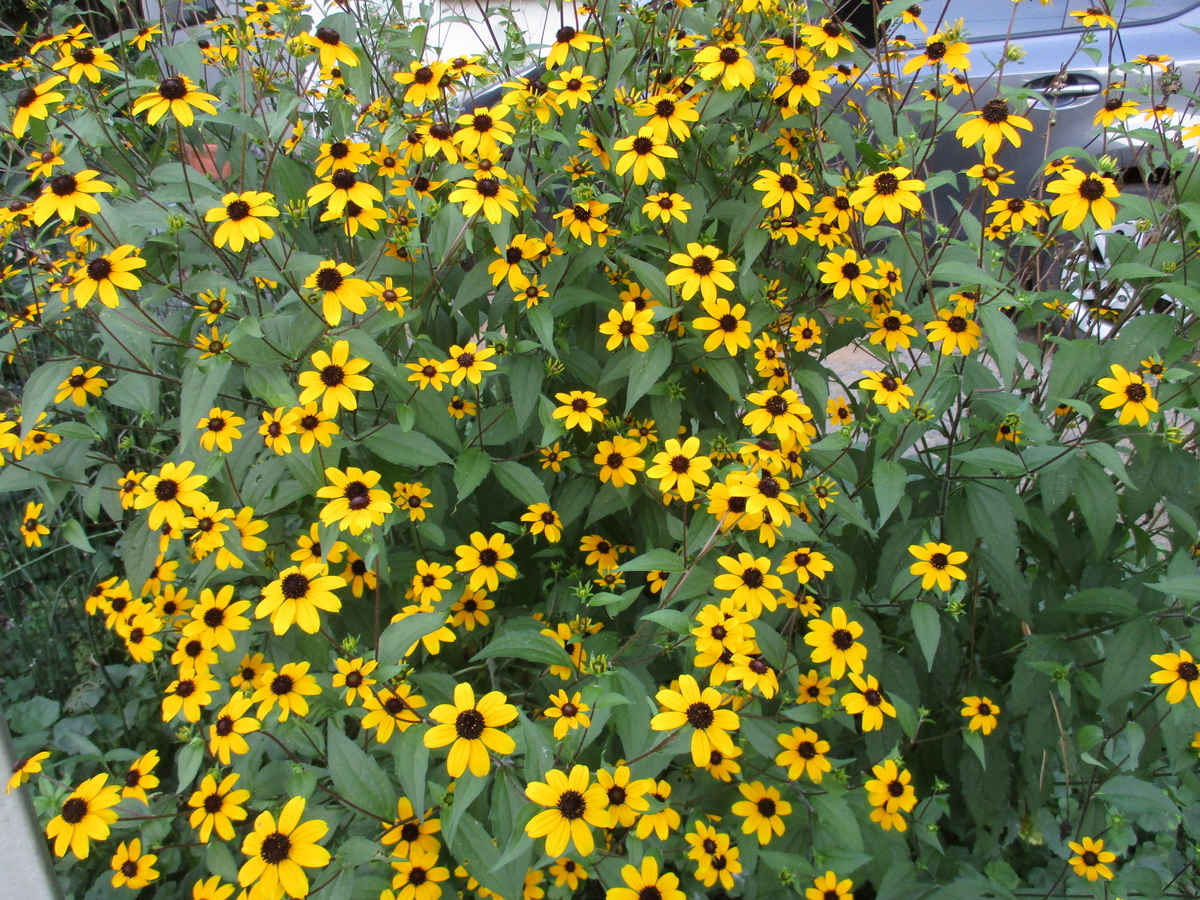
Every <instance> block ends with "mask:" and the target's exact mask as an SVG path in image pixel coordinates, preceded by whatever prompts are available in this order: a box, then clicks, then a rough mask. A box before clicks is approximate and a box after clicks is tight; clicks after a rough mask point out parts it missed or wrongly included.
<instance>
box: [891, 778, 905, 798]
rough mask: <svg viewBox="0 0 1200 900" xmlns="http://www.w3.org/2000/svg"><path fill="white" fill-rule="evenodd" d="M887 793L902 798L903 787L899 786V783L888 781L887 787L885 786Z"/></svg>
mask: <svg viewBox="0 0 1200 900" xmlns="http://www.w3.org/2000/svg"><path fill="white" fill-rule="evenodd" d="M887 792H888V793H889V794H891V795H892V796H893V797H903V796H904V785H903V784H901V783H900V782H899V781H889V782H888V786H887Z"/></svg>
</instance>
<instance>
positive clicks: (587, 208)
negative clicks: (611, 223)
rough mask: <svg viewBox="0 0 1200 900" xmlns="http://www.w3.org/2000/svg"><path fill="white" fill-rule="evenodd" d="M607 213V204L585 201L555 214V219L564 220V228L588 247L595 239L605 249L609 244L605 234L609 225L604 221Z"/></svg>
mask: <svg viewBox="0 0 1200 900" xmlns="http://www.w3.org/2000/svg"><path fill="white" fill-rule="evenodd" d="M607 212H608V204H607V203H601V202H600V201H599V200H584V201H581V202H579V203H576V204H575V205H573V206H570V207H568V208H567V209H564V210H562V211H561V212H557V213H555V214H554V218H556V219H561V220H562V224H563V227H564V228H566V229H567V230H569V231H570V232H571V236H572V237H575V238H578V239H579V240H581V241H583V242H584V243H585V244H588V245H590V244H591V243H592V238H593V237H595V238H596V242H597V243H598V244H599V245H600V246H601V247H603V246H604V245H605V243H606V242H607V238H605V237H604V233H605V232H606V231H607V230H608V223H607V222H606V221H604V216H605V214H606V213H607Z"/></svg>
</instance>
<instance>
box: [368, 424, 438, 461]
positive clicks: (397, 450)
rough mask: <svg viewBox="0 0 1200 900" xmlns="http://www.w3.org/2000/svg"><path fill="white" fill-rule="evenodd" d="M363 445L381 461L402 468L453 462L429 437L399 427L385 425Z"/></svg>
mask: <svg viewBox="0 0 1200 900" xmlns="http://www.w3.org/2000/svg"><path fill="white" fill-rule="evenodd" d="M363 443H364V444H366V445H367V448H368V449H369V450H370V451H371V452H372V453H374V454H376V455H377V456H379V458H380V459H384V460H387V461H388V462H390V463H397V464H398V465H402V466H412V467H414V468H424V467H425V466H436V465H438V464H439V463H449V462H450V461H451V460H450V457H449V456H447V455H446V452H445V451H444V450H442V448H441V447H439V446H438V445H437V444H435V443H434V442H433V441H432V440H430V439H429V438H428V437H426V436H425V435H423V434H421V433H420V432H419V431H405V430H404V429H403V428H401V427H400V426H399V425H385V426H384V427H383V428H381V429H379V430H378V431H377V432H375V433H374V434H373V435H371V436H370V437H368V438H366V439H365V440H364V441H363Z"/></svg>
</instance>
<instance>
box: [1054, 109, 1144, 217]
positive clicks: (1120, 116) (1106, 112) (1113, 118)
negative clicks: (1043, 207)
mask: <svg viewBox="0 0 1200 900" xmlns="http://www.w3.org/2000/svg"><path fill="white" fill-rule="evenodd" d="M1137 111H1138V104H1137V101H1136V100H1126V99H1125V98H1124V97H1122V96H1118V95H1115V94H1114V95H1113V96H1111V97H1109V98H1108V99H1107V100H1105V101H1104V105H1103V106H1101V107H1100V109H1098V110H1097V111H1096V115H1095V116H1094V117H1093V119H1092V124H1093V125H1099V126H1102V127H1104V128H1108V127H1110V126H1111V125H1113V124H1114V123H1117V122H1124V121H1125V120H1126V119H1128V118H1129V117H1130V116H1132V115H1134V114H1135V113H1137ZM1058 174H1064V172H1063V171H1059V172H1058ZM1051 215H1053V213H1051Z"/></svg>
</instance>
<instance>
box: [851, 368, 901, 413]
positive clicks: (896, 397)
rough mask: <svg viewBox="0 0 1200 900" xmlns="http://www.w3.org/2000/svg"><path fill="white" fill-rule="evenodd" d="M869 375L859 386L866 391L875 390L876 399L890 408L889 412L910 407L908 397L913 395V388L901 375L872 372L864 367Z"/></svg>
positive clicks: (864, 372)
mask: <svg viewBox="0 0 1200 900" xmlns="http://www.w3.org/2000/svg"><path fill="white" fill-rule="evenodd" d="M863 374H864V375H866V376H867V377H866V378H864V379H863V380H862V381H860V382H858V387H859V388H860V389H862V390H864V391H874V392H875V396H874V398H873V399H874V400H875V402H876V403H879V404H882V405H884V406H886V407H887V408H888V412H893V413H894V412H898V411H899V410H902V409H908V408H909V406H910V404H909V400H908V398H909V397H911V396H913V389H912V388H911V387H909V386H908V385H907V384H905V383H904V381H903V379H901V378H900V376H899V375H892V374H889V373H888V372H872V371H870V370H867V369H864V370H863Z"/></svg>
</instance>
